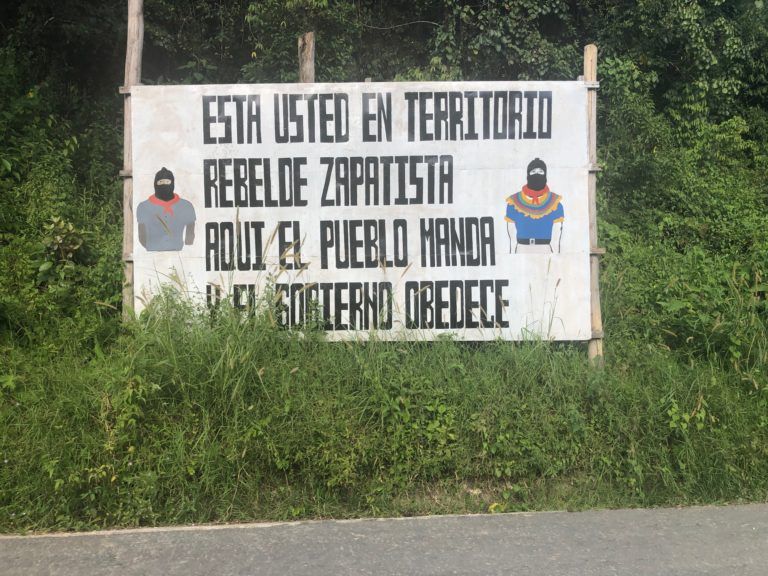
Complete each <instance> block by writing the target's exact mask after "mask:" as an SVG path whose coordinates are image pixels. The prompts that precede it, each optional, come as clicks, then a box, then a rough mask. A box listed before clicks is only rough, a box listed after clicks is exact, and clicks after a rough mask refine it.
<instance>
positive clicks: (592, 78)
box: [584, 44, 605, 366]
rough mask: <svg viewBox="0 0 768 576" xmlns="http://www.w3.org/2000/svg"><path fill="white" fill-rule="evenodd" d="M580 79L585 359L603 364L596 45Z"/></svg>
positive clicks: (587, 54) (590, 48)
mask: <svg viewBox="0 0 768 576" xmlns="http://www.w3.org/2000/svg"><path fill="white" fill-rule="evenodd" d="M584 82H586V83H587V85H588V88H587V90H588V91H587V127H588V128H587V130H588V137H587V141H588V144H589V180H588V194H589V246H590V250H589V270H590V274H589V276H590V295H591V296H590V307H591V323H592V338H591V339H590V341H589V359H590V361H591V362H593V363H594V364H596V365H598V366H601V365H602V364H603V315H602V312H601V311H600V255H601V254H604V253H605V250H603V249H602V248H599V247H598V245H597V172H598V171H599V168H598V165H597V46H595V45H594V44H589V45H587V46H585V47H584Z"/></svg>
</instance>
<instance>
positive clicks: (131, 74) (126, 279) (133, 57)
mask: <svg viewBox="0 0 768 576" xmlns="http://www.w3.org/2000/svg"><path fill="white" fill-rule="evenodd" d="M143 46H144V0H128V34H127V42H126V50H125V80H124V82H123V87H122V88H121V89H120V93H121V94H123V98H124V106H123V169H122V170H121V171H120V176H121V177H122V178H123V321H127V320H130V319H131V318H132V317H133V157H132V154H131V146H132V144H131V142H132V140H131V86H135V85H137V84H141V52H142V48H143Z"/></svg>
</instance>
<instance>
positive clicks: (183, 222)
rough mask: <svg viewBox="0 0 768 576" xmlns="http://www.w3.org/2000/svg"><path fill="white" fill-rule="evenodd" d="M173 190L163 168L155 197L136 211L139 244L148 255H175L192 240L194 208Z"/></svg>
mask: <svg viewBox="0 0 768 576" xmlns="http://www.w3.org/2000/svg"><path fill="white" fill-rule="evenodd" d="M173 190H174V177H173V172H171V171H170V170H168V169H167V168H165V167H163V168H161V169H160V170H159V171H158V172H157V174H155V193H154V194H153V195H152V196H150V197H149V198H147V199H146V200H144V201H143V202H141V203H140V204H139V205H138V207H137V208H136V219H137V220H138V222H139V242H140V243H141V245H142V246H144V248H146V249H147V250H149V251H150V252H165V251H179V250H181V249H182V248H183V247H184V245H185V244H186V245H190V244H192V242H194V240H195V208H194V207H193V206H192V203H191V202H189V201H188V200H183V199H182V198H180V197H179V195H178V194H176V193H174V191H173Z"/></svg>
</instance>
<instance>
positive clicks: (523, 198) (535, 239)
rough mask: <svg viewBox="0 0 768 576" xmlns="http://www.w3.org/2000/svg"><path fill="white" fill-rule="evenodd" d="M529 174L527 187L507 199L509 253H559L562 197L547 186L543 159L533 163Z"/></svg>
mask: <svg viewBox="0 0 768 576" xmlns="http://www.w3.org/2000/svg"><path fill="white" fill-rule="evenodd" d="M526 174H527V180H528V182H527V184H526V185H525V186H523V189H522V190H521V191H520V192H517V193H515V194H512V195H511V196H510V197H509V198H507V213H506V217H505V220H506V221H507V234H508V235H509V252H510V253H513V252H514V253H515V254H517V253H522V252H544V253H552V252H560V237H561V236H562V233H563V219H564V218H565V212H564V211H563V205H562V203H561V200H562V197H561V196H559V195H557V194H555V193H554V192H552V191H551V190H550V189H549V186H547V165H546V164H545V163H544V162H543V161H542V160H541V159H539V158H535V159H534V160H532V161H531V163H530V164H528V170H527V171H526Z"/></svg>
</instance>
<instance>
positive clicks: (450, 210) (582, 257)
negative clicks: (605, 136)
mask: <svg viewBox="0 0 768 576" xmlns="http://www.w3.org/2000/svg"><path fill="white" fill-rule="evenodd" d="M586 96H587V85H586V84H584V83H583V82H482V83H476V82H427V83H356V84H268V85H263V84H262V85H245V84H237V85H212V86H136V87H133V88H132V92H131V101H132V102H131V103H132V118H133V121H132V122H133V123H132V137H133V181H134V183H133V191H134V192H133V198H134V205H133V209H134V248H133V254H134V262H135V264H134V266H135V268H134V274H135V276H134V284H135V294H136V301H135V307H136V309H137V310H141V309H142V308H144V307H145V306H146V305H147V303H148V302H149V300H150V299H151V298H152V297H153V295H155V294H157V292H158V290H159V289H160V286H161V285H162V284H165V283H171V284H174V285H175V286H176V287H177V288H180V289H181V290H182V291H183V292H185V293H186V294H188V295H189V296H190V297H191V298H193V299H197V300H199V301H200V302H209V303H211V302H214V301H216V300H217V299H219V298H225V297H228V298H231V299H232V301H233V302H234V304H235V305H236V306H240V307H249V306H253V305H255V304H256V303H259V302H265V299H266V302H267V305H269V306H272V307H273V310H274V311H275V318H276V320H277V321H278V322H279V323H280V324H282V325H284V326H286V327H296V328H298V327H301V326H302V325H304V323H306V322H312V323H313V325H318V324H319V325H320V326H322V327H324V329H325V330H327V332H328V335H329V337H330V338H334V339H342V338H357V337H363V338H365V337H369V336H370V334H371V333H372V332H375V333H376V335H377V337H380V338H390V339H391V338H411V339H432V338H435V337H437V336H438V335H440V334H453V335H455V336H456V337H458V338H461V339H466V340H489V339H495V338H504V339H510V340H520V339H528V338H532V337H541V338H545V339H555V340H588V339H589V338H590V337H591V329H590V289H589V207H588V195H587V179H588V172H589V163H588V149H587V146H588V144H587V97H586Z"/></svg>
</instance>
